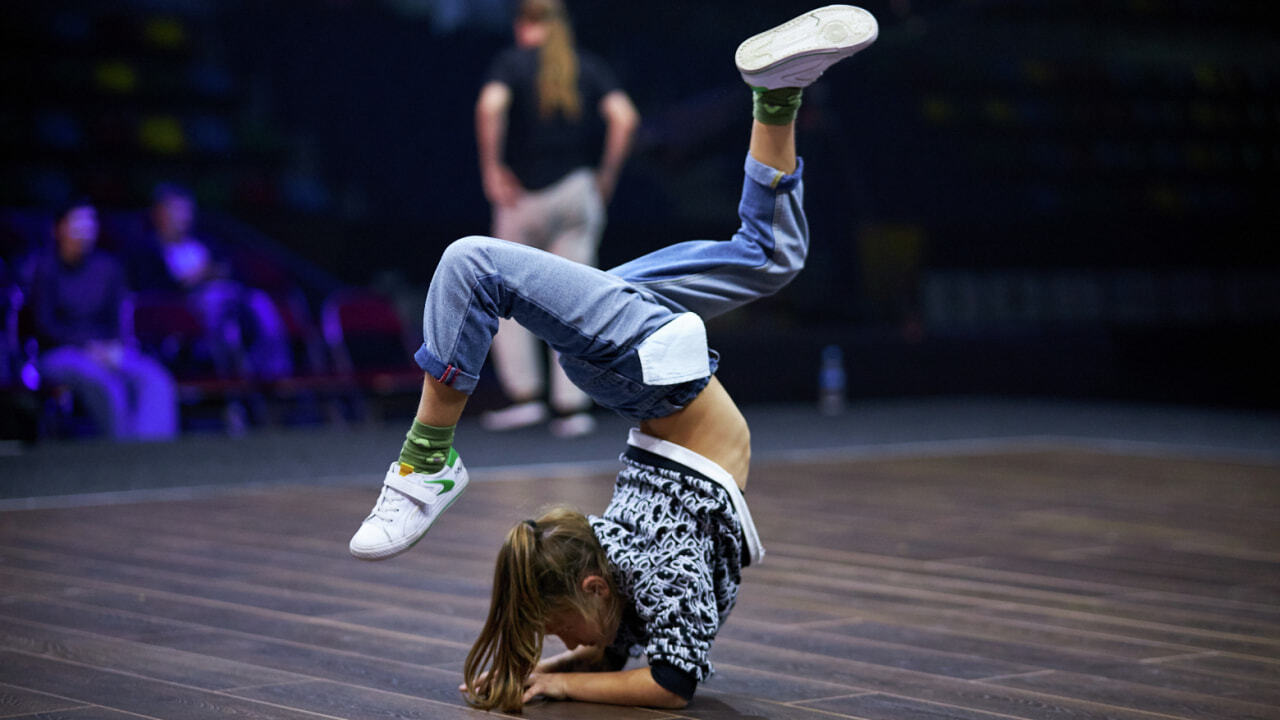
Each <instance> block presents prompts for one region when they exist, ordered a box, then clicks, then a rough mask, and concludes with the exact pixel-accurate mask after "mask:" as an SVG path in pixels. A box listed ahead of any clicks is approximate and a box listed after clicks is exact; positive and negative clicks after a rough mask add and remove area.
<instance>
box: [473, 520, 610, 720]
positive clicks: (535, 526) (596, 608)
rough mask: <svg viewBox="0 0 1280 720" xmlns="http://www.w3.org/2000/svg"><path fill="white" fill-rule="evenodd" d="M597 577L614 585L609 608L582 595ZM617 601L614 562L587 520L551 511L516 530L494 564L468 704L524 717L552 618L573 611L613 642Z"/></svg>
mask: <svg viewBox="0 0 1280 720" xmlns="http://www.w3.org/2000/svg"><path fill="white" fill-rule="evenodd" d="M591 575H598V576H600V577H602V578H604V580H605V582H607V583H608V585H609V594H608V597H609V601H608V602H607V603H606V604H605V605H604V606H603V608H602V607H601V606H600V605H599V603H593V602H591V601H590V600H589V599H588V596H587V594H586V592H585V591H584V590H583V588H582V580H583V579H585V578H587V577H588V576H591ZM617 598H618V593H617V587H616V586H615V584H614V582H613V574H612V573H611V572H610V571H609V560H608V558H607V557H606V556H605V553H604V548H602V547H601V546H600V542H599V541H598V540H597V539H596V536H595V533H593V532H592V530H591V524H590V523H589V522H588V521H587V518H586V517H585V516H584V515H583V514H582V513H580V512H578V511H576V510H573V509H571V508H564V507H557V508H552V509H550V510H548V511H547V512H545V513H544V514H543V515H542V516H541V517H539V518H538V519H537V520H536V521H525V522H522V523H520V524H518V525H516V526H515V527H513V528H511V530H510V532H508V533H507V539H506V541H505V542H504V543H503V544H502V549H500V550H499V551H498V559H497V561H496V562H495V564H494V568H493V595H492V597H491V599H490V601H489V616H488V618H486V619H485V621H484V629H482V630H481V631H480V637H478V638H476V642H475V645H473V646H471V652H469V653H467V661H466V664H465V665H464V666H463V671H462V675H463V679H464V681H465V683H466V687H467V702H469V703H471V704H472V705H473V706H475V707H478V708H482V709H485V710H491V709H493V708H498V709H500V710H502V711H504V712H511V711H515V710H519V709H520V708H521V706H522V702H521V700H522V696H523V695H524V681H525V679H526V678H528V677H529V674H530V673H532V672H533V669H534V668H535V667H536V666H537V664H538V660H539V658H541V656H542V639H543V637H544V635H545V634H546V624H547V618H548V617H549V616H550V615H551V614H552V613H554V612H558V611H560V610H563V609H566V608H571V609H573V610H575V611H577V612H578V613H580V614H582V615H583V616H584V617H594V618H595V619H596V621H597V622H599V623H600V625H601V627H602V628H606V632H607V633H609V634H612V633H613V632H614V631H615V630H616V628H617V625H618V619H619V617H620V616H621V605H620V603H619V602H618V599H617ZM599 651H603V648H599ZM486 672H487V675H486Z"/></svg>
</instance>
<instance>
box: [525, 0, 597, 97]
mask: <svg viewBox="0 0 1280 720" xmlns="http://www.w3.org/2000/svg"><path fill="white" fill-rule="evenodd" d="M520 17H521V18H522V19H524V20H528V21H531V22H542V23H545V24H546V26H547V38H546V41H545V42H543V43H542V47H541V49H540V50H539V52H538V112H539V113H540V114H541V115H542V117H543V118H550V117H551V116H552V115H554V114H555V113H556V112H560V113H561V114H563V115H564V117H566V118H569V119H570V120H577V119H578V118H580V117H581V116H582V97H581V95H580V94H579V92H578V54H577V53H576V52H575V51H574V42H573V28H571V27H570V26H569V14H568V13H567V12H566V11H565V8H564V4H563V3H562V2H561V0H524V2H523V3H521V5H520Z"/></svg>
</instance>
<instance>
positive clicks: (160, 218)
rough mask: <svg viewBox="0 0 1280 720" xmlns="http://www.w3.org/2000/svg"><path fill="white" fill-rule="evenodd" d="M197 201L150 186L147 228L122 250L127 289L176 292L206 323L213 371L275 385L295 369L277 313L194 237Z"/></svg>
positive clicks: (212, 245)
mask: <svg viewBox="0 0 1280 720" xmlns="http://www.w3.org/2000/svg"><path fill="white" fill-rule="evenodd" d="M195 220H196V202H195V197H194V196H193V195H192V194H191V192H190V191H188V190H187V189H186V188H184V187H182V186H180V185H175V184H172V183H162V184H160V185H158V186H157V187H156V188H155V191H154V193H153V197H152V206H151V225H150V228H149V231H148V232H147V233H145V234H144V235H143V236H141V237H136V238H132V239H131V240H130V241H129V242H126V245H125V258H124V259H125V265H126V268H127V269H128V272H129V280H130V284H131V285H132V286H133V289H134V290H136V291H139V292H143V291H161V292H173V293H182V294H183V295H185V297H186V298H187V301H188V302H189V304H190V307H191V310H192V311H193V312H195V313H196V315H197V317H199V318H200V320H201V321H202V322H203V323H204V326H205V328H206V330H207V333H208V337H207V340H208V343H209V348H210V351H211V354H212V355H213V358H214V362H215V364H216V365H217V367H218V370H219V372H221V373H222V374H224V375H226V376H228V377H250V378H258V379H267V380H270V379H276V378H280V377H285V376H287V375H289V374H290V373H292V371H293V361H292V358H291V356H290V354H289V346H288V340H287V338H286V334H285V327H284V323H283V321H282V320H281V317H280V312H279V310H278V309H277V308H276V305H275V303H274V302H273V301H272V299H271V296H270V295H268V294H267V293H265V292H263V291H262V290H258V289H254V288H248V287H245V286H244V285H243V284H242V283H240V282H239V281H237V280H236V279H235V278H234V277H232V269H231V266H230V264H229V263H228V262H227V261H226V259H225V253H224V252H223V251H222V248H220V247H219V246H218V245H217V243H216V242H214V241H213V240H211V239H209V238H203V237H197V236H196V235H195V233H194V228H195Z"/></svg>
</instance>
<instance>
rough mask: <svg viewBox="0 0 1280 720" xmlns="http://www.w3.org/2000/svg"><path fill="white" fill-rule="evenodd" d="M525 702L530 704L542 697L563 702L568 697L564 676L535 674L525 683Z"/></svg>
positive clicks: (558, 674)
mask: <svg viewBox="0 0 1280 720" xmlns="http://www.w3.org/2000/svg"><path fill="white" fill-rule="evenodd" d="M524 687H525V690H524V699H523V702H529V701H530V700H533V699H534V698H536V697H538V696H539V695H541V696H542V697H545V698H548V699H551V700H563V699H565V697H566V694H565V687H564V675H562V674H560V673H534V674H532V675H530V676H529V679H528V680H525V681H524Z"/></svg>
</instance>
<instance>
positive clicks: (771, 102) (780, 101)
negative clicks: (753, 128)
mask: <svg viewBox="0 0 1280 720" xmlns="http://www.w3.org/2000/svg"><path fill="white" fill-rule="evenodd" d="M801 93H803V88H774V89H773V90H766V89H765V88H758V87H753V88H751V115H752V116H753V117H754V118H755V119H757V120H759V121H760V122H762V123H764V124H765V125H786V124H788V123H791V122H794V121H795V119H796V113H797V112H799V110H800V95H801Z"/></svg>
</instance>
